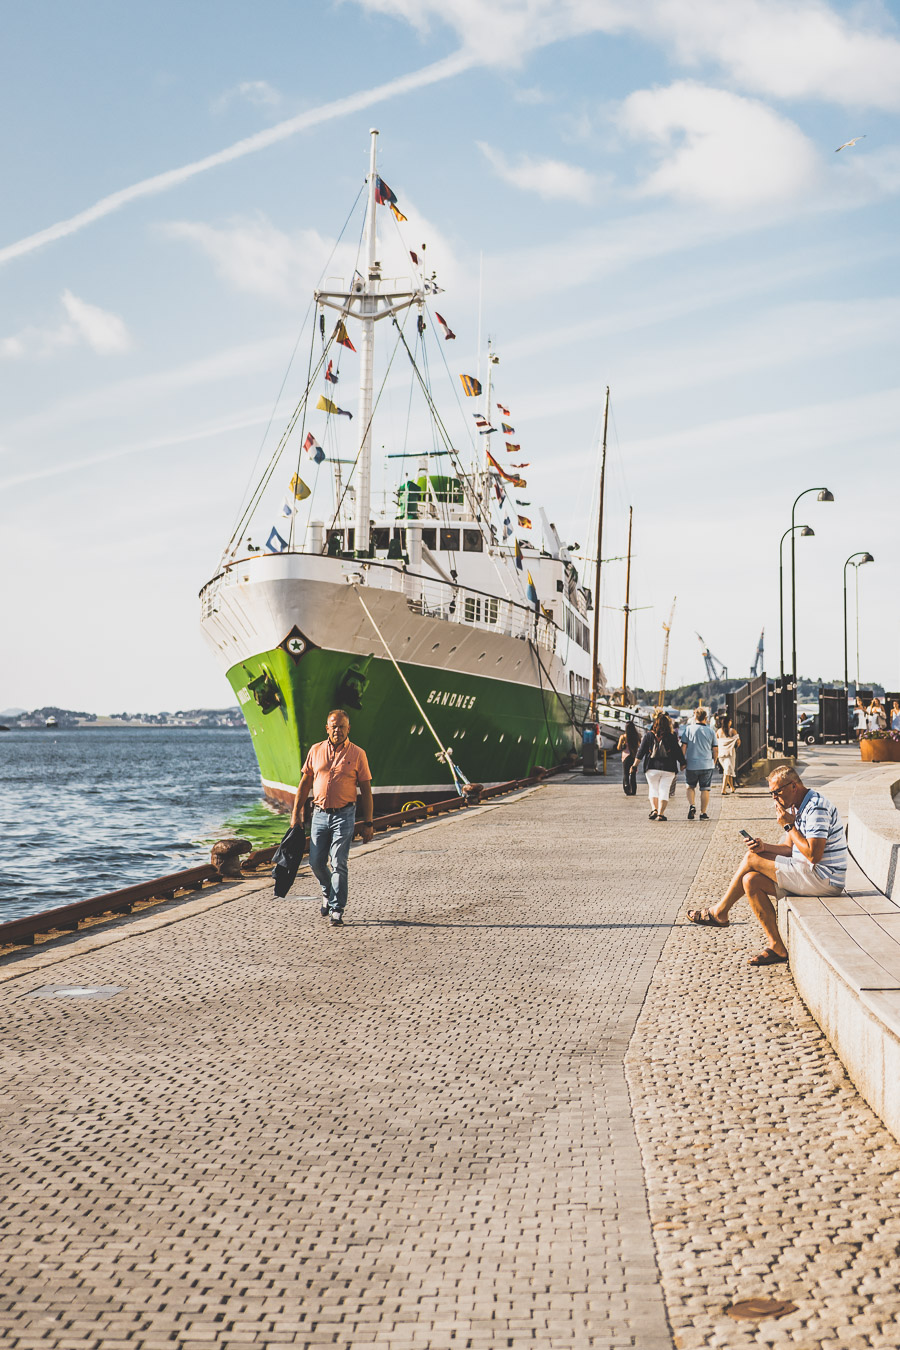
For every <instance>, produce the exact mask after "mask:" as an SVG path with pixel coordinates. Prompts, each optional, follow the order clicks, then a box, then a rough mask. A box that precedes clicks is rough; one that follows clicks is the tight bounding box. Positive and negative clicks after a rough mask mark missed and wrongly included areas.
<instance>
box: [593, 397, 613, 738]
mask: <svg viewBox="0 0 900 1350" xmlns="http://www.w3.org/2000/svg"><path fill="white" fill-rule="evenodd" d="M608 425H609V385H607V386H606V403H605V405H604V408H603V450H602V454H601V458H600V507H599V510H598V512H597V558H596V561H595V566H594V644H593V656H594V659H593V661H592V662H591V706H590V709H589V711H588V719H589V720H590V721H591V722H593V721H594V719H595V718H596V716H597V685H598V683H599V678H600V568H601V565H602V559H603V490H604V488H605V486H606V428H607V426H608Z"/></svg>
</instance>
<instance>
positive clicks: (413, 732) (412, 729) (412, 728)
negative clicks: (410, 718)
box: [409, 727, 416, 736]
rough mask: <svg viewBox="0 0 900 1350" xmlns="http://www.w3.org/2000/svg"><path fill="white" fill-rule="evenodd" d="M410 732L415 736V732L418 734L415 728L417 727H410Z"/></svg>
mask: <svg viewBox="0 0 900 1350" xmlns="http://www.w3.org/2000/svg"><path fill="white" fill-rule="evenodd" d="M409 734H410V736H415V734H416V729H415V727H410V729H409Z"/></svg>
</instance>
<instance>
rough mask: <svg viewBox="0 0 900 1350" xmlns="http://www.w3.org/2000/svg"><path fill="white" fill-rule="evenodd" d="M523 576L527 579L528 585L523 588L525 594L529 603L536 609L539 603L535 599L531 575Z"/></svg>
mask: <svg viewBox="0 0 900 1350" xmlns="http://www.w3.org/2000/svg"><path fill="white" fill-rule="evenodd" d="M525 575H526V576H527V577H528V585H527V586H526V588H525V594H526V595H527V597H528V599H529V602H530V603H531V604H532V605H534V607H535V609H537V608H538V603H539V602H538V597H537V591H536V590H535V589H534V582H533V581H532V579H531V573H530V572H526V573H525Z"/></svg>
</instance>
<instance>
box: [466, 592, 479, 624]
mask: <svg viewBox="0 0 900 1350" xmlns="http://www.w3.org/2000/svg"><path fill="white" fill-rule="evenodd" d="M465 616H466V623H477V622H478V620H479V619H480V618H481V601H480V600H478V599H476V598H475V597H474V596H472V595H469V596H467V597H466V603H465Z"/></svg>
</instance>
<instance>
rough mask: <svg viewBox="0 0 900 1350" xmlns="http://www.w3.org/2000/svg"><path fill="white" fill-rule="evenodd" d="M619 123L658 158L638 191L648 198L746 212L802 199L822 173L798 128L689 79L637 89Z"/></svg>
mask: <svg viewBox="0 0 900 1350" xmlns="http://www.w3.org/2000/svg"><path fill="white" fill-rule="evenodd" d="M619 121H620V125H621V127H622V128H623V130H624V131H625V132H626V134H627V135H629V136H630V137H631V138H632V139H634V140H646V141H648V142H649V143H650V144H651V145H652V146H653V147H655V148H656V150H657V151H658V153H659V154H660V156H661V163H660V164H659V166H658V167H657V168H656V169H654V170H653V172H652V173H651V174H650V175H649V177H647V178H646V179H645V181H644V183H643V185H642V188H641V191H642V192H643V193H645V194H647V195H650V196H672V197H676V198H679V199H681V200H683V201H693V202H700V203H704V204H706V205H709V206H716V207H725V208H728V209H745V208H747V207H750V206H758V205H771V204H773V203H779V202H784V201H790V200H793V199H794V198H797V197H799V196H801V195H807V196H808V195H809V193H810V192H811V190H812V189H813V188H814V187H815V185H816V183H817V180H818V179H819V176H820V172H821V165H820V161H819V158H818V155H817V153H816V150H815V148H814V147H813V145H812V143H811V142H810V141H809V140H807V138H806V136H804V134H803V132H802V131H801V130H800V128H799V127H797V126H796V125H795V124H794V123H793V122H790V121H788V119H787V118H784V117H781V116H779V115H778V113H776V112H774V111H773V110H772V109H771V108H769V107H767V106H766V105H765V104H764V103H760V102H758V101H757V100H755V99H748V98H743V97H742V96H741V95H739V94H732V93H729V92H728V91H727V90H724V89H711V88H709V87H708V86H706V85H701V84H695V83H694V82H693V81H691V80H679V81H677V82H676V83H675V84H672V85H669V86H668V88H665V89H640V90H637V91H636V92H635V93H633V94H630V95H629V96H628V98H626V99H625V101H624V103H623V104H622V107H621V110H620V113H619Z"/></svg>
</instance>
